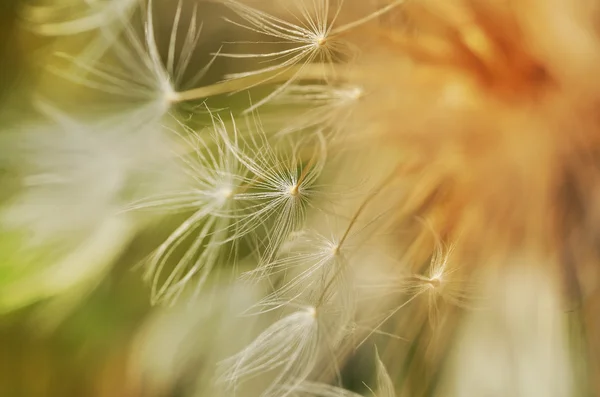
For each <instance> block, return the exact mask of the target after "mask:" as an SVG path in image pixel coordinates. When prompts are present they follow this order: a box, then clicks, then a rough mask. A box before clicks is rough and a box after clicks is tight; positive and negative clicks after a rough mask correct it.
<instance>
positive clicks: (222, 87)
mask: <svg viewBox="0 0 600 397" xmlns="http://www.w3.org/2000/svg"><path fill="white" fill-rule="evenodd" d="M331 74H332V73H331V70H330V68H328V67H327V66H326V65H324V64H317V63H314V64H308V65H296V66H292V67H290V68H288V69H287V70H285V71H283V72H282V71H280V70H278V71H272V70H271V71H268V72H264V73H259V74H253V75H250V76H244V77H240V78H237V79H232V80H226V81H223V82H220V83H216V84H211V85H208V86H205V87H198V88H193V89H191V90H188V91H182V92H174V93H172V94H171V95H170V97H169V100H170V101H171V102H172V103H180V102H187V101H195V100H198V99H204V98H208V97H211V96H214V95H222V94H230V93H233V92H237V91H243V90H245V89H248V88H251V87H254V86H257V85H261V84H263V83H265V84H272V83H282V82H285V81H288V80H289V79H291V78H293V79H294V80H298V81H303V80H304V81H308V80H323V79H324V78H327V79H329V78H332V77H333V78H335V76H330V75H331Z"/></svg>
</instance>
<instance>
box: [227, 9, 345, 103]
mask: <svg viewBox="0 0 600 397" xmlns="http://www.w3.org/2000/svg"><path fill="white" fill-rule="evenodd" d="M224 2H225V4H227V5H228V6H229V7H230V8H231V9H232V10H233V11H235V12H236V13H237V14H238V15H239V16H240V17H241V18H242V19H243V20H244V21H245V23H239V22H235V21H231V20H229V21H230V22H231V23H233V24H235V25H237V26H240V27H242V28H244V29H247V30H250V31H252V32H255V33H259V34H261V35H263V36H267V37H270V38H273V39H275V40H276V41H275V42H274V43H275V44H287V45H289V46H290V47H289V48H286V49H282V50H279V51H273V52H269V53H254V54H252V53H250V54H233V53H221V54H220V56H223V57H229V58H260V59H262V60H264V61H265V62H269V63H271V65H270V66H267V67H266V68H263V69H260V70H255V71H251V72H244V73H237V74H233V75H230V76H229V77H230V78H232V79H237V78H241V77H248V76H256V75H265V74H266V73H269V75H268V77H266V78H265V79H263V80H261V81H259V83H260V84H264V83H267V82H269V81H270V80H271V79H273V78H274V77H276V76H278V75H279V74H282V73H285V72H286V71H289V70H291V68H293V67H294V66H296V65H298V64H300V65H302V66H300V67H299V68H298V69H297V70H296V71H295V74H294V75H292V76H291V77H289V79H288V80H287V81H286V82H285V83H284V84H283V85H281V86H280V87H279V88H277V89H276V90H274V91H273V92H272V93H271V94H269V95H268V96H267V97H265V98H263V99H262V100H261V101H259V102H257V103H255V104H254V105H253V106H252V107H250V108H249V109H248V110H247V111H248V112H251V111H253V110H254V109H256V108H258V107H260V106H262V105H264V104H265V103H267V102H269V101H270V100H271V99H273V98H274V97H276V96H277V95H278V94H280V93H281V92H282V91H283V90H285V89H286V88H287V87H288V86H289V85H290V84H292V83H293V82H294V81H296V80H297V78H298V77H299V76H300V75H301V73H302V69H303V66H304V65H309V64H311V63H321V64H324V65H332V64H333V63H334V62H335V61H336V60H338V59H340V57H341V55H340V54H341V53H343V52H344V51H345V50H346V48H345V46H344V45H343V43H340V42H339V41H337V40H333V39H331V37H330V33H331V30H332V28H333V25H334V23H335V20H336V19H337V17H338V15H339V12H340V9H341V2H340V4H338V5H337V7H335V8H336V10H335V11H334V12H331V11H330V8H331V5H330V1H329V0H324V1H310V2H307V1H298V2H295V3H294V4H295V7H296V10H295V12H294V11H290V12H291V14H292V15H293V18H294V19H296V20H297V24H294V23H291V22H288V21H286V20H283V19H281V18H278V17H275V16H273V15H269V14H268V13H265V12H262V11H259V10H257V9H254V8H252V7H249V6H246V5H244V4H242V3H239V2H237V1H234V0H225V1H224ZM247 43H249V44H251V43H252V42H247ZM270 72H274V73H270ZM322 77H323V78H326V75H323V76H322Z"/></svg>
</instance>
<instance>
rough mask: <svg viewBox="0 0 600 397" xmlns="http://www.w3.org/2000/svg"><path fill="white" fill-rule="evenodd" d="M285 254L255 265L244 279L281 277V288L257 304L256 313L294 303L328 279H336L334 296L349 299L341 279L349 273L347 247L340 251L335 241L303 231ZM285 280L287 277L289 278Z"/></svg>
mask: <svg viewBox="0 0 600 397" xmlns="http://www.w3.org/2000/svg"><path fill="white" fill-rule="evenodd" d="M287 249H288V251H287V252H285V253H282V254H281V255H280V256H279V257H278V258H276V259H274V260H273V261H271V262H266V263H264V264H262V265H259V266H258V267H257V268H256V269H254V270H252V271H249V272H247V273H246V274H245V277H247V278H252V279H258V280H260V279H262V278H264V277H278V276H283V278H282V280H283V281H282V284H281V285H279V286H277V289H276V290H275V291H274V292H273V293H271V294H269V295H267V296H266V297H265V298H263V299H262V300H261V301H259V302H258V303H257V304H256V305H255V306H256V307H257V308H259V311H258V313H261V312H263V311H264V310H265V309H264V308H265V307H266V308H267V309H266V310H270V309H269V308H270V307H271V306H272V304H273V302H279V301H282V300H283V301H284V302H285V301H286V297H287V299H288V300H289V299H291V300H293V299H297V298H298V297H299V296H303V295H306V294H307V293H312V292H313V291H315V290H316V291H319V290H322V289H323V288H324V286H325V285H326V284H327V283H328V282H329V281H330V280H332V279H334V278H335V279H336V287H338V288H335V291H336V293H337V294H340V295H341V294H343V295H344V296H346V295H351V291H349V290H348V288H347V284H346V283H345V282H346V281H347V280H346V279H345V277H343V276H342V274H341V273H342V272H343V271H349V270H350V269H349V268H348V266H347V258H346V257H345V253H347V250H351V249H352V247H351V246H345V247H344V252H342V251H341V249H340V245H339V238H336V237H335V236H334V235H332V236H330V237H326V236H324V235H321V234H319V233H317V232H316V231H304V232H303V234H302V236H301V237H298V238H296V239H295V240H294V241H293V243H291V245H290V246H288V247H287ZM290 275H291V277H290V278H288V276H290ZM349 303H351V301H350V298H348V300H347V301H346V302H345V305H346V307H347V308H348V309H349V311H352V307H354V304H349Z"/></svg>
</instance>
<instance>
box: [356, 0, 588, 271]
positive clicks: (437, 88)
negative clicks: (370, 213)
mask: <svg viewBox="0 0 600 397" xmlns="http://www.w3.org/2000/svg"><path fill="white" fill-rule="evenodd" d="M590 11H591V9H590V8H589V6H588V5H587V4H586V3H585V2H584V1H572V2H564V1H542V0H527V1H509V0H505V1H501V0H494V1H489V0H486V1H483V0H481V1H480V0H463V1H460V0H459V1H452V2H447V1H438V0H425V1H412V2H407V4H406V5H405V6H403V7H400V8H399V9H398V10H396V11H394V13H393V14H392V15H388V16H387V18H386V21H385V22H382V23H379V24H377V26H376V27H373V26H365V27H364V29H370V33H373V34H369V35H364V36H368V37H377V41H378V43H379V46H376V47H374V46H372V45H371V44H372V42H370V43H368V44H369V45H368V47H369V49H367V48H365V51H371V55H372V56H371V59H372V60H373V62H371V63H368V64H363V65H361V67H360V69H359V72H358V74H359V78H360V79H362V80H363V84H364V85H365V86H366V87H367V90H368V91H369V92H372V93H376V95H371V96H370V97H368V98H366V99H365V100H364V107H363V113H362V117H364V119H365V120H369V121H371V120H376V122H375V124H376V128H375V129H376V131H377V133H378V134H379V136H380V137H381V138H382V139H384V140H386V141H388V142H392V143H394V144H395V145H396V146H397V147H398V149H399V152H400V154H399V157H400V158H402V159H406V158H410V159H411V160H410V161H413V162H415V163H416V164H417V167H416V168H415V167H412V168H411V170H412V173H411V174H410V175H403V177H404V178H408V179H410V180H411V181H412V183H414V186H415V189H413V191H412V192H411V193H409V194H408V195H407V196H403V197H402V199H401V203H402V204H401V211H400V213H401V216H402V217H404V216H407V215H413V214H419V215H427V216H428V217H430V218H433V221H434V223H435V224H436V225H437V226H436V228H437V229H438V230H437V231H438V232H439V233H440V234H441V235H448V234H451V235H457V234H460V235H461V239H462V240H463V241H464V244H466V245H469V246H470V248H469V251H471V252H472V253H476V254H477V255H476V256H477V257H479V258H480V259H481V258H483V259H485V258H488V257H489V256H493V255H501V254H502V253H503V252H505V251H506V250H510V251H512V252H514V251H516V250H517V251H521V250H524V251H534V252H537V253H539V254H540V255H542V256H543V257H546V258H559V259H560V258H563V257H564V255H566V253H565V252H566V251H569V252H571V251H578V253H580V252H582V251H581V250H580V248H577V249H574V247H572V246H571V243H570V242H569V241H570V240H571V237H570V235H571V234H572V233H577V231H576V230H577V228H583V227H590V226H588V225H586V222H584V221H583V220H584V219H589V217H590V216H597V215H596V214H598V213H599V211H600V207H599V206H598V204H596V203H597V200H595V195H597V193H595V191H597V190H598V189H596V188H594V186H596V184H595V181H597V180H598V176H599V174H598V171H597V170H596V166H597V165H600V164H597V163H598V161H597V160H596V159H595V152H596V151H597V149H598V148H600V146H599V142H598V140H599V139H600V125H599V124H598V122H599V120H598V117H597V115H596V114H597V107H598V105H599V104H600V86H599V84H598V81H596V79H594V72H593V71H594V70H600V35H599V34H598V32H597V31H596V29H595V26H594V23H595V20H594V18H595V17H596V16H598V14H597V13H592V12H590ZM363 44H365V43H363ZM359 45H360V44H359ZM365 47H367V46H366V45H365ZM415 170H416V171H415ZM598 188H600V184H599V185H598ZM576 219H577V220H576ZM574 227H575V229H573V228H574ZM579 233H581V231H579ZM585 235H587V236H589V235H590V234H589V233H585ZM579 243H580V241H579V242H578V244H579ZM473 247H476V248H475V249H474V248H473ZM587 251H589V249H588V250H587ZM571 254H573V253H572V252H571ZM594 259H595V258H594ZM560 260H562V259H560ZM589 260H591V259H590V258H578V262H581V263H583V262H585V261H589Z"/></svg>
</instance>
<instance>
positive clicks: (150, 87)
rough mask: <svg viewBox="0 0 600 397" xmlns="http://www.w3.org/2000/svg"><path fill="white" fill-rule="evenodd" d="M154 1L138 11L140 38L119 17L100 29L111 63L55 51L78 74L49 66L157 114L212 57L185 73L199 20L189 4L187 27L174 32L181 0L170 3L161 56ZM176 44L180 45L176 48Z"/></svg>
mask: <svg viewBox="0 0 600 397" xmlns="http://www.w3.org/2000/svg"><path fill="white" fill-rule="evenodd" d="M154 2H155V0H149V1H148V4H147V6H146V7H145V11H142V14H143V29H144V32H143V37H142V38H140V35H139V34H138V33H137V32H136V31H135V29H134V27H133V26H132V25H131V24H130V23H129V22H128V21H127V20H125V19H124V18H121V21H120V23H121V24H122V26H121V28H122V29H120V30H122V33H120V34H119V32H118V31H116V30H115V28H114V27H110V26H109V27H103V28H101V29H100V32H101V35H102V36H103V37H104V39H105V40H106V41H108V42H110V47H109V53H110V55H111V56H112V58H111V59H110V60H111V61H113V62H112V63H111V62H109V61H108V60H105V61H97V62H95V63H88V62H84V61H82V60H80V59H79V58H77V57H73V56H71V55H68V54H65V53H59V54H57V56H58V57H60V58H63V59H65V60H67V61H69V62H70V63H71V64H72V65H74V66H75V67H76V68H77V69H78V70H79V73H73V71H64V70H60V69H58V68H56V67H53V68H52V69H51V71H52V72H54V73H55V74H57V75H59V76H61V77H63V78H65V79H67V80H69V81H72V82H74V83H76V84H80V85H82V86H84V87H87V88H91V89H94V90H97V91H100V92H104V93H107V94H111V95H116V96H118V97H120V98H123V99H125V100H132V101H141V102H143V103H144V104H146V106H144V107H143V109H145V111H144V112H143V117H144V118H145V119H148V120H156V119H157V118H160V117H161V116H162V115H164V114H165V113H167V112H168V111H169V110H170V109H171V108H172V107H173V105H174V104H175V103H177V102H178V101H179V98H178V97H177V93H178V92H179V91H185V90H188V89H190V88H193V87H195V86H196V85H197V84H198V82H199V81H200V80H201V79H202V77H204V75H205V74H206V72H207V71H208V69H209V68H210V66H211V65H212V63H213V62H214V59H215V58H214V57H213V58H212V59H211V60H210V61H209V62H208V64H206V65H205V66H204V67H202V68H200V69H199V70H198V71H197V72H196V73H195V74H194V75H193V76H192V77H190V78H187V77H186V72H187V71H188V69H189V65H190V63H191V61H192V57H193V55H194V52H195V51H196V49H197V47H198V43H199V40H200V34H201V33H202V25H201V24H199V23H198V21H197V14H198V9H197V5H194V7H193V9H192V11H191V17H190V18H189V25H188V28H187V31H186V32H185V35H184V37H183V38H180V37H179V34H178V32H179V30H180V26H181V24H182V16H183V10H182V9H183V6H182V0H179V1H178V3H177V7H176V8H175V15H174V17H173V25H172V27H171V33H170V37H169V46H168V51H167V55H166V57H163V56H161V51H160V49H159V47H158V44H157V40H156V29H155V22H154V18H155V12H154ZM141 8H142V9H143V8H144V7H141ZM118 36H120V37H118ZM180 41H181V44H179V42H180ZM177 48H181V49H180V51H179V52H177Z"/></svg>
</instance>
